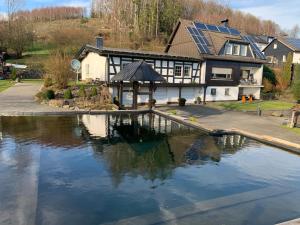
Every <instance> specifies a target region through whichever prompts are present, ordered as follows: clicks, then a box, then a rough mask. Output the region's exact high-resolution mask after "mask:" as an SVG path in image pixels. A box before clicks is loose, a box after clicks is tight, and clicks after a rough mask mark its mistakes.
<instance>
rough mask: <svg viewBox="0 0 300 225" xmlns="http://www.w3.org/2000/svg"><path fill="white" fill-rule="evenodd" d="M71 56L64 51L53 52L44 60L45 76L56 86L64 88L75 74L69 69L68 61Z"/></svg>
mask: <svg viewBox="0 0 300 225" xmlns="http://www.w3.org/2000/svg"><path fill="white" fill-rule="evenodd" d="M71 59H72V57H71V56H70V55H68V54H67V53H66V52H64V51H59V50H57V51H55V52H53V53H52V54H51V55H50V57H49V59H48V60H47V62H46V65H45V70H46V73H47V76H48V77H50V78H51V79H52V82H53V84H55V85H56V86H57V87H58V88H61V89H62V88H65V87H67V85H68V82H69V81H70V80H71V79H74V78H75V74H74V73H73V72H72V71H71V70H70V61H71Z"/></svg>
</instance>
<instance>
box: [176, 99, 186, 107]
mask: <svg viewBox="0 0 300 225" xmlns="http://www.w3.org/2000/svg"><path fill="white" fill-rule="evenodd" d="M185 103H186V99H185V98H179V99H178V104H179V106H185Z"/></svg>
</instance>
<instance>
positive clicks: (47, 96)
mask: <svg viewBox="0 0 300 225" xmlns="http://www.w3.org/2000/svg"><path fill="white" fill-rule="evenodd" d="M43 98H44V99H47V100H51V99H55V93H54V91H53V90H47V91H45V92H44V95H43Z"/></svg>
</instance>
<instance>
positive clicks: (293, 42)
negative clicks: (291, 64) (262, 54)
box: [263, 37, 300, 52]
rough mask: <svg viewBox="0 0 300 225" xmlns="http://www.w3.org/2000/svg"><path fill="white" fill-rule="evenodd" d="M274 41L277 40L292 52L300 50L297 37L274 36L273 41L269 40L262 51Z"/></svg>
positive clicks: (299, 40) (299, 41)
mask: <svg viewBox="0 0 300 225" xmlns="http://www.w3.org/2000/svg"><path fill="white" fill-rule="evenodd" d="M274 41H279V42H281V43H282V44H284V45H285V46H287V47H288V48H289V49H291V50H292V51H294V52H300V39H299V38H283V37H280V38H275V39H274V40H273V41H271V42H270V43H269V44H268V45H267V46H266V47H265V48H264V50H263V51H265V50H266V49H267V48H268V47H269V46H270V45H271V44H272V43H273V42H274Z"/></svg>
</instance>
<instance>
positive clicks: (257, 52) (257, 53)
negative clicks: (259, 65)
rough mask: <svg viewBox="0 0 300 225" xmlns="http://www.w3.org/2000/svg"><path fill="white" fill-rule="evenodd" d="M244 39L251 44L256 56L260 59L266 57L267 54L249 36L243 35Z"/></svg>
mask: <svg viewBox="0 0 300 225" xmlns="http://www.w3.org/2000/svg"><path fill="white" fill-rule="evenodd" d="M243 39H244V40H245V41H248V42H249V43H250V46H251V48H252V50H253V52H254V54H255V56H256V57H259V58H260V59H266V57H265V55H264V54H263V53H262V52H261V51H260V49H259V48H258V47H257V45H256V44H255V43H254V41H253V40H252V39H251V38H250V37H249V36H243Z"/></svg>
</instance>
